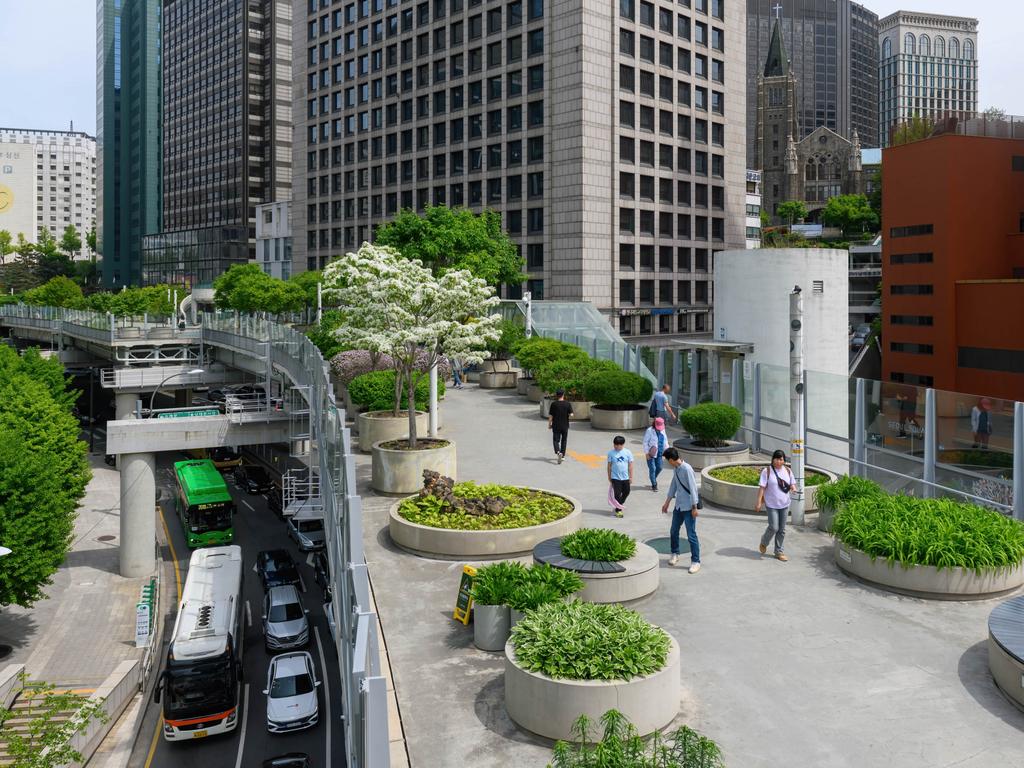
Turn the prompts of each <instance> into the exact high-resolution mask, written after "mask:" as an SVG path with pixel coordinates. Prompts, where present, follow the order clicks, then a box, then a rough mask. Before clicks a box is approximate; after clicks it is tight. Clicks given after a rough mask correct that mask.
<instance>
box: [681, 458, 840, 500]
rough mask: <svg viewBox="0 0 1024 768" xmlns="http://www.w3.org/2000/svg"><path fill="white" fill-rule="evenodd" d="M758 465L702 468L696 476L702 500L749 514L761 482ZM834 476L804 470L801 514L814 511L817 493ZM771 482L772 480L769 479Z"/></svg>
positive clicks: (808, 469)
mask: <svg viewBox="0 0 1024 768" xmlns="http://www.w3.org/2000/svg"><path fill="white" fill-rule="evenodd" d="M766 466H767V464H766V463H764V462H762V463H759V464H754V463H751V462H726V463H723V464H712V465H710V466H707V467H704V469H703V470H701V473H700V492H701V495H702V496H703V498H704V500H705V501H708V502H711V503H713V504H715V505H716V506H719V507H726V508H730V509H734V510H738V511H740V512H751V513H752V512H753V511H754V505H755V504H757V494H758V489H759V486H760V482H761V471H762V470H763V469H764V468H765V467H766ZM835 479H836V476H835V475H834V474H833V473H831V472H829V471H828V470H825V469H816V468H812V467H805V468H804V482H803V487H804V511H805V512H814V511H815V510H816V509H818V505H819V503H820V497H819V495H818V493H819V492H820V490H821V488H822V487H824V486H825V485H826V484H827V483H828V482H829V481H832V480H835ZM773 482H774V480H773Z"/></svg>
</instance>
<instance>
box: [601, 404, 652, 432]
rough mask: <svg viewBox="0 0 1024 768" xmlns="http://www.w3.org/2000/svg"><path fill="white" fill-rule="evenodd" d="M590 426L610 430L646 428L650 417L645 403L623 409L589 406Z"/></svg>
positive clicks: (649, 422) (623, 430) (622, 430)
mask: <svg viewBox="0 0 1024 768" xmlns="http://www.w3.org/2000/svg"><path fill="white" fill-rule="evenodd" d="M590 426H591V428H592V429H607V430H609V431H611V432H628V431H629V430H631V429H647V428H648V427H649V426H651V417H650V415H649V414H648V412H647V406H646V405H635V406H633V407H632V408H627V409H625V410H622V409H619V408H609V407H607V406H604V405H592V406H591V407H590Z"/></svg>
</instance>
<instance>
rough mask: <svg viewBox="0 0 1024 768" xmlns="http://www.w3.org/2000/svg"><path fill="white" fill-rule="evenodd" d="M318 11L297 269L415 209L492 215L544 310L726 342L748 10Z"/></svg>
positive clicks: (740, 229) (738, 222)
mask: <svg viewBox="0 0 1024 768" xmlns="http://www.w3.org/2000/svg"><path fill="white" fill-rule="evenodd" d="M304 5H306V7H307V13H306V14H305V15H304V16H301V17H297V18H296V23H295V39H296V51H295V67H296V71H295V82H296V85H297V90H296V94H295V124H296V132H295V137H296V147H295V161H294V167H295V201H294V204H293V221H294V224H295V226H294V254H295V267H296V270H298V269H313V268H317V267H319V266H321V265H323V264H324V263H325V262H326V261H327V260H328V259H330V258H331V257H333V256H336V255H338V254H340V253H342V252H344V251H345V250H348V249H353V248H356V247H357V246H358V245H359V244H360V243H361V242H362V241H364V240H368V239H372V236H373V229H374V227H375V226H377V225H378V224H380V223H382V222H384V221H387V220H388V219H390V218H391V217H392V216H394V215H395V213H397V211H398V210H399V209H401V208H411V209H414V210H422V209H423V208H424V207H426V206H427V205H430V204H435V205H451V206H468V207H470V208H473V209H477V210H479V209H480V208H482V207H483V206H487V207H490V208H493V209H495V210H498V211H500V212H501V214H502V219H503V224H504V227H505V229H506V231H507V232H508V233H509V235H510V237H511V238H512V239H513V240H514V241H515V242H516V243H517V244H518V245H519V246H520V248H521V250H522V253H523V255H524V256H525V258H526V270H527V272H528V280H527V282H526V286H525V287H526V289H527V290H529V291H531V292H532V295H533V297H534V298H537V299H540V298H545V299H563V300H567V301H591V302H593V303H594V304H595V305H596V306H597V307H598V308H599V309H600V310H601V311H602V312H604V313H605V314H606V316H608V317H609V318H614V323H615V325H616V326H617V327H618V329H619V331H620V332H621V333H622V334H624V335H627V336H631V335H637V334H655V333H658V334H668V333H689V332H706V331H708V330H710V328H711V326H710V308H711V303H712V299H713V297H712V295H711V272H712V269H713V263H714V258H713V257H714V252H715V251H718V250H721V249H724V248H729V247H740V248H741V247H743V243H744V200H745V193H744V189H745V178H746V165H745V158H744V156H743V149H742V148H743V147H744V146H745V138H744V130H745V121H744V116H745V114H746V109H745V104H744V88H743V79H744V78H745V76H746V73H745V69H744V64H743V57H742V51H744V49H745V40H744V26H743V19H742V15H741V13H738V12H732V11H735V10H736V9H735V7H734V6H733V5H727V4H726V3H725V2H724V1H723V0H710V1H707V0H694V2H693V3H692V4H691V3H689V2H686V3H678V4H674V5H671V6H656V5H655V4H653V3H650V2H646V0H620V2H618V3H616V4H614V5H609V4H608V3H599V2H596V0H583V2H580V3H575V4H571V7H570V5H559V6H558V10H557V12H555V11H556V8H555V4H554V3H552V2H548V3H545V2H544V0H526V1H525V2H524V1H523V0H506V1H505V2H501V3H495V2H492V3H488V4H487V5H486V6H485V5H484V4H483V2H482V0H429V1H428V2H420V3H418V4H415V5H414V4H411V3H410V4H402V5H399V3H398V2H397V0H362V2H360V3H352V4H348V5H345V6H344V7H338V6H331V7H329V8H324V7H322V6H321V4H320V3H316V2H314V1H313V0H310V1H309V2H308V3H306V4H304ZM385 6H386V7H385ZM727 8H728V9H729V10H730V12H729V13H727V12H726V10H727ZM299 40H301V41H302V43H301V44H299V43H298V41H299ZM737 148H739V149H737ZM520 288H521V286H518V285H517V286H508V287H506V289H505V292H506V295H509V296H515V295H517V294H518V291H519V290H520Z"/></svg>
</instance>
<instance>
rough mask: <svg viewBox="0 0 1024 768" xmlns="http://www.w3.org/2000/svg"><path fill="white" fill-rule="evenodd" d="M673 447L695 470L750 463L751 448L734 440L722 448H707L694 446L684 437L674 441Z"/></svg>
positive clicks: (689, 439) (691, 441)
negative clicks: (717, 465)
mask: <svg viewBox="0 0 1024 768" xmlns="http://www.w3.org/2000/svg"><path fill="white" fill-rule="evenodd" d="M672 445H673V446H674V447H675V449H676V450H677V451H679V458H681V459H682V460H683V461H685V462H686V463H687V464H689V465H690V466H691V467H693V468H694V469H704V467H711V466H714V465H715V464H749V463H750V446H748V445H747V444H746V443H737V442H736V441H734V440H728V441H726V445H723V446H722V447H721V448H705V447H703V446H700V445H694V444H693V440H692V439H691V438H688V437H684V438H680V439H679V440H674V441H672Z"/></svg>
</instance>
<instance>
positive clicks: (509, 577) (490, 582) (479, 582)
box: [472, 560, 526, 605]
mask: <svg viewBox="0 0 1024 768" xmlns="http://www.w3.org/2000/svg"><path fill="white" fill-rule="evenodd" d="M525 581H526V566H525V565H523V564H522V563H520V562H517V561H515V560H502V561H501V562H498V563H492V564H491V565H485V566H483V567H481V568H479V569H477V572H476V576H474V577H473V590H472V592H473V599H474V600H475V601H476V602H478V603H480V604H481V605H508V604H509V602H510V601H511V600H512V595H513V594H514V593H515V591H516V588H517V587H519V586H520V585H521V584H523V583H524V582H525Z"/></svg>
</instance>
